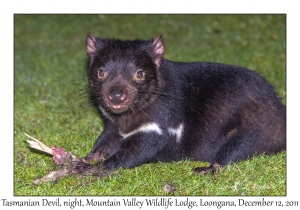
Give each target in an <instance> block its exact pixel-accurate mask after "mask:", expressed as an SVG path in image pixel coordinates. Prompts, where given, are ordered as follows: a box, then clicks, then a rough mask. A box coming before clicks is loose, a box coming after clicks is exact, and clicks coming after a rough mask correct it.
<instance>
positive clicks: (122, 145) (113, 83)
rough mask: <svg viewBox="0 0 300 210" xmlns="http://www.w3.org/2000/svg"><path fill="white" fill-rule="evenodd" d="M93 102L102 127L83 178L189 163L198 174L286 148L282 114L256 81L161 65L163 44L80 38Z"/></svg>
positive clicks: (209, 67) (244, 72)
mask: <svg viewBox="0 0 300 210" xmlns="http://www.w3.org/2000/svg"><path fill="white" fill-rule="evenodd" d="M86 51H87V54H88V57H89V70H88V74H89V87H90V93H91V100H92V102H93V103H94V104H95V105H96V106H97V107H98V108H99V110H100V112H101V113H102V117H103V120H104V123H105V128H104V131H103V133H102V134H101V135H100V136H99V138H98V139H97V141H96V142H95V144H94V147H93V149H92V150H91V151H90V153H89V154H88V155H87V156H86V157H85V158H82V159H81V160H82V162H80V161H79V162H75V163H73V169H74V171H75V172H77V173H79V174H80V173H82V174H84V172H85V170H89V167H88V166H91V163H97V162H101V160H103V159H105V161H104V162H103V164H101V165H102V170H104V171H111V170H113V169H116V168H119V167H123V168H132V167H136V166H140V165H142V164H144V163H149V162H157V161H160V162H170V161H179V160H182V159H186V158H189V159H191V160H198V161H205V162H210V163H211V165H210V166H209V167H201V168H196V169H194V171H195V172H198V173H207V172H209V171H212V172H213V171H215V170H216V169H217V168H218V167H222V166H225V165H227V164H229V163H230V162H236V161H240V160H243V159H247V158H251V157H253V156H254V155H258V154H262V153H265V154H271V153H277V152H280V151H283V150H285V148H286V108H285V106H284V105H283V104H282V103H281V101H280V98H279V96H278V95H277V94H276V93H275V91H274V89H273V87H272V86H271V85H270V84H269V83H268V82H267V81H266V80H265V79H264V78H263V77H261V76H260V75H259V74H258V73H256V72H254V71H251V70H248V69H246V68H243V67H238V66H234V65H227V64H219V63H208V62H190V63H183V62H173V61H169V60H165V59H164V58H163V56H164V43H163V38H162V36H158V37H157V38H155V39H151V40H149V41H142V40H133V41H122V40H118V39H101V38H95V37H93V36H92V35H91V34H90V33H89V34H88V35H87V38H86Z"/></svg>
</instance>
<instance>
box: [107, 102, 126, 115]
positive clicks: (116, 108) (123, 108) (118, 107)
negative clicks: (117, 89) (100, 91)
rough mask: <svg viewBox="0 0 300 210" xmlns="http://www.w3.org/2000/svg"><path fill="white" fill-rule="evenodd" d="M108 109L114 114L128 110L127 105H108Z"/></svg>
mask: <svg viewBox="0 0 300 210" xmlns="http://www.w3.org/2000/svg"><path fill="white" fill-rule="evenodd" d="M108 108H109V109H110V110H111V111H112V112H114V113H117V114H119V113H122V112H124V111H126V110H127V109H128V105H124V104H108Z"/></svg>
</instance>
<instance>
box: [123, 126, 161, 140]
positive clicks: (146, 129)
mask: <svg viewBox="0 0 300 210" xmlns="http://www.w3.org/2000/svg"><path fill="white" fill-rule="evenodd" d="M140 132H144V133H150V132H156V133H158V134H159V135H162V133H163V132H162V130H161V128H160V127H159V125H158V124H157V123H146V124H143V125H142V126H140V127H138V128H137V129H135V130H133V131H130V132H129V133H122V132H119V133H120V135H121V136H122V137H123V139H125V138H127V137H129V136H132V135H134V134H136V133H140Z"/></svg>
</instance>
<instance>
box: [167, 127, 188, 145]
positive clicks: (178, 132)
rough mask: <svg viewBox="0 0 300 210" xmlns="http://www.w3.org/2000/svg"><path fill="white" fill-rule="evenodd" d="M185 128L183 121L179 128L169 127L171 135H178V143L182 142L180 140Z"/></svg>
mask: <svg viewBox="0 0 300 210" xmlns="http://www.w3.org/2000/svg"><path fill="white" fill-rule="evenodd" d="M183 129H184V126H183V124H182V123H181V124H179V126H178V127H177V128H168V131H169V133H170V134H171V135H175V136H176V142H177V143H180V141H181V137H182V133H183Z"/></svg>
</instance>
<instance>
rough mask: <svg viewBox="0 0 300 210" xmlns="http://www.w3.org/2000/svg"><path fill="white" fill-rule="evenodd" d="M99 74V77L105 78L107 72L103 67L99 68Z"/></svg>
mask: <svg viewBox="0 0 300 210" xmlns="http://www.w3.org/2000/svg"><path fill="white" fill-rule="evenodd" d="M97 76H98V78H99V79H103V78H104V77H105V76H106V72H105V71H104V69H103V68H100V69H98V72H97Z"/></svg>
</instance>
